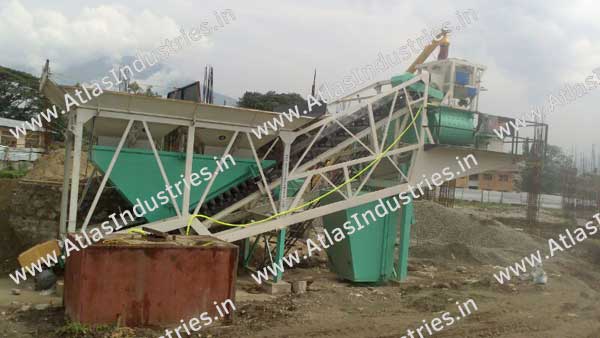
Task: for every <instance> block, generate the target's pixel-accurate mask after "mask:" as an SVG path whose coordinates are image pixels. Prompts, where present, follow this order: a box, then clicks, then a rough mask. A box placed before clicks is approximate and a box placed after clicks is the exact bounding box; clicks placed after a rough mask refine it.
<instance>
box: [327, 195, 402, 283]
mask: <svg viewBox="0 0 600 338" xmlns="http://www.w3.org/2000/svg"><path fill="white" fill-rule="evenodd" d="M331 196H332V197H331V198H328V199H325V202H326V203H333V202H337V201H339V200H341V197H339V195H337V194H336V195H331ZM390 200H391V199H390V198H388V199H384V200H380V201H374V202H369V203H365V204H363V205H360V206H358V207H354V208H349V209H346V210H343V211H339V212H336V213H333V214H329V215H327V216H324V217H323V225H324V227H325V229H326V230H327V232H328V234H329V235H330V236H331V237H332V238H335V237H336V236H337V237H339V236H341V235H339V232H343V233H344V234H346V236H345V238H344V239H343V240H341V241H339V242H336V243H335V245H332V246H329V247H328V248H327V255H328V257H329V266H330V269H331V270H332V271H333V272H335V273H336V274H337V275H338V276H340V277H341V278H344V279H346V280H349V281H353V282H367V283H377V282H384V281H386V280H389V279H391V278H392V277H393V276H394V251H395V242H396V233H397V230H396V227H397V224H398V213H397V212H387V213H386V215H384V216H383V217H379V216H378V215H377V212H379V213H380V214H384V212H383V210H387V206H385V205H383V203H386V201H390ZM390 203H391V204H392V205H393V202H391V201H390ZM363 215H366V216H365V217H363ZM344 224H346V226H347V227H348V226H351V227H353V228H354V229H355V231H354V232H353V233H352V231H347V230H345V229H344ZM336 229H337V230H336ZM336 233H338V234H337V235H336Z"/></svg>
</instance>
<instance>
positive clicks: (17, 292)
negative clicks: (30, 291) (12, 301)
mask: <svg viewBox="0 0 600 338" xmlns="http://www.w3.org/2000/svg"><path fill="white" fill-rule="evenodd" d="M10 293H11V294H13V295H15V296H18V295H20V294H21V290H20V289H12V290H10Z"/></svg>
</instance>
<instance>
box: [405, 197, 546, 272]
mask: <svg viewBox="0 0 600 338" xmlns="http://www.w3.org/2000/svg"><path fill="white" fill-rule="evenodd" d="M415 218H416V223H415V225H414V226H413V227H412V231H411V253H412V254H413V255H414V256H416V257H421V258H432V259H436V260H440V259H441V260H444V259H447V260H450V261H459V262H462V263H469V264H473V263H484V264H493V265H503V264H507V263H510V262H513V261H514V260H515V259H517V258H521V257H523V256H524V255H526V254H528V253H531V252H533V251H535V250H536V249H538V248H539V246H540V244H539V242H538V241H536V240H535V239H534V238H532V237H531V236H530V235H528V234H526V233H524V232H522V231H518V230H515V229H514V228H511V227H509V226H506V225H504V224H503V223H501V222H499V221H497V220H494V219H491V218H486V217H483V216H481V215H476V214H474V213H473V212H471V211H470V210H468V209H460V208H456V209H452V208H447V207H444V206H442V205H439V204H437V203H434V202H430V201H417V202H415Z"/></svg>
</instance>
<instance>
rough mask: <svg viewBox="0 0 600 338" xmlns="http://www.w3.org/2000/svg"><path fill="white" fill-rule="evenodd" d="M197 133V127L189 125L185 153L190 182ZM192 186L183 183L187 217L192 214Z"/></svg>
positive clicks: (184, 211)
mask: <svg viewBox="0 0 600 338" xmlns="http://www.w3.org/2000/svg"><path fill="white" fill-rule="evenodd" d="M195 134H196V128H195V127H194V126H189V127H188V134H187V147H186V153H185V173H184V178H183V179H184V180H186V181H188V182H189V178H190V176H191V175H192V165H193V163H194V136H195ZM190 192H191V191H190V187H189V183H187V184H184V185H183V201H182V206H181V214H182V215H183V216H184V217H185V218H187V217H188V216H189V215H190Z"/></svg>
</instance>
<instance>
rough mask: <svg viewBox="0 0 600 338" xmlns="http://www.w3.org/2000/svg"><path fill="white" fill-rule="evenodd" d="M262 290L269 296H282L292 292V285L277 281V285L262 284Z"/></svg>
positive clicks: (271, 283)
mask: <svg viewBox="0 0 600 338" xmlns="http://www.w3.org/2000/svg"><path fill="white" fill-rule="evenodd" d="M262 286H263V290H265V291H266V292H267V293H268V294H271V295H284V294H289V293H291V292H292V285H291V284H290V283H288V282H284V281H279V282H277V283H274V282H271V281H268V282H265V283H263V284H262Z"/></svg>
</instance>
